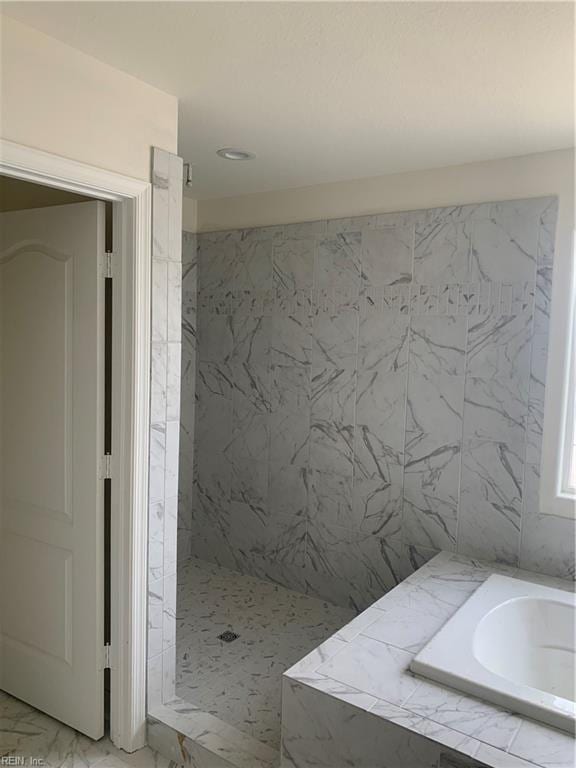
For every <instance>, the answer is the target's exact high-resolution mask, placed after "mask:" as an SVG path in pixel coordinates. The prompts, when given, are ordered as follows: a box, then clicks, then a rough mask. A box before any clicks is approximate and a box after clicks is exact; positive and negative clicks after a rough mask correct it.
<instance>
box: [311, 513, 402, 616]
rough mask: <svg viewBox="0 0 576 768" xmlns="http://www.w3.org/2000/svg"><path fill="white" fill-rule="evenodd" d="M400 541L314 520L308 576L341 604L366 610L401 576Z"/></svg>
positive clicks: (315, 584) (328, 597) (316, 585)
mask: <svg viewBox="0 0 576 768" xmlns="http://www.w3.org/2000/svg"><path fill="white" fill-rule="evenodd" d="M401 549H402V545H401V541H400V540H399V539H397V538H394V537H386V536H381V535H378V534H373V533H370V532H364V531H353V530H350V529H347V528H340V527H338V526H332V527H327V526H325V525H324V524H323V523H321V521H319V520H311V521H310V523H309V525H308V532H307V539H306V573H307V575H306V580H307V583H309V584H312V585H313V586H314V589H315V591H317V592H318V593H320V594H323V596H324V597H325V598H326V599H328V600H331V601H332V602H334V603H336V604H338V605H349V606H352V607H354V608H355V609H356V610H359V609H360V610H363V609H364V608H366V607H367V606H368V605H370V604H371V603H372V602H374V600H376V599H378V597H379V596H382V594H383V593H384V592H387V591H388V590H389V589H392V588H393V587H394V586H396V584H398V582H399V580H400V567H401Z"/></svg>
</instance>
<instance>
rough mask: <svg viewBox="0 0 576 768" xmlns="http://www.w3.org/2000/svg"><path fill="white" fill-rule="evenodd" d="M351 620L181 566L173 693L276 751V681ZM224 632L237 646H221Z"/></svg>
mask: <svg viewBox="0 0 576 768" xmlns="http://www.w3.org/2000/svg"><path fill="white" fill-rule="evenodd" d="M353 616H354V614H353V612H352V611H350V610H349V609H346V608H340V607H338V606H334V605H331V604H330V603H326V602H323V601H322V600H318V599H316V598H313V597H308V596H307V595H303V594H301V593H299V592H292V591H291V590H288V589H285V588H283V587H280V586H277V585H276V584H272V583H271V582H268V581H263V580H262V579H258V578H255V577H252V576H242V575H241V574H239V573H236V572H235V571H230V570H228V569H226V568H221V567H219V566H217V565H213V564H212V563H206V562H204V561H201V560H195V559H190V560H187V561H185V563H184V564H183V565H182V566H181V567H180V568H179V572H178V602H177V624H176V650H177V660H176V693H177V695H178V696H179V697H181V698H182V699H185V700H186V701H188V702H190V703H192V704H194V705H195V706H197V707H199V708H200V709H201V710H202V711H204V712H209V713H210V714H212V715H214V716H215V717H217V718H219V719H220V720H223V721H224V722H226V723H228V724H229V725H233V726H234V727H236V728H237V729H238V730H239V731H242V732H244V733H246V734H248V735H249V736H252V737H253V738H256V739H258V740H259V741H261V742H264V743H265V744H268V745H269V746H271V747H273V748H275V749H277V748H279V745H280V700H281V678H282V673H283V672H284V671H285V670H287V669H288V668H289V667H291V666H292V665H293V664H294V663H295V662H296V661H298V660H299V659H301V658H302V657H303V656H305V655H306V654H307V653H309V652H310V651H311V650H313V649H314V648H315V647H316V646H317V645H320V643H322V642H323V641H324V640H326V638H327V637H329V636H330V635H332V634H334V632H336V631H337V630H338V629H339V628H340V627H342V626H343V625H344V624H347V623H348V622H349V621H350V619H352V618H353ZM226 631H230V632H234V633H236V634H237V635H238V638H237V639H235V640H233V641H232V642H228V643H227V642H225V641H223V640H220V639H219V638H218V635H220V634H222V633H223V632H226Z"/></svg>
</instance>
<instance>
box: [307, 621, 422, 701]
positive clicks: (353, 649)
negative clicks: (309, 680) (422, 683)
mask: <svg viewBox="0 0 576 768" xmlns="http://www.w3.org/2000/svg"><path fill="white" fill-rule="evenodd" d="M411 661H412V654H411V653H407V652H406V651H403V650H400V649H399V648H395V647H394V646H392V645H387V644H386V643H382V642H379V641H378V640H374V639H373V638H371V637H367V636H365V635H360V637H358V638H356V640H355V641H354V643H353V644H350V647H349V648H345V649H344V650H342V651H341V652H340V653H339V654H337V655H336V656H335V657H334V658H333V659H330V660H329V661H327V662H326V663H325V664H322V665H321V666H320V667H319V668H318V670H317V671H318V672H320V673H321V674H324V675H327V676H328V677H331V678H333V679H334V680H338V681H340V682H342V683H347V684H348V685H354V686H356V687H359V688H361V690H364V691H366V692H367V693H369V694H371V695H372V696H376V698H378V699H383V700H384V701H387V702H390V703H391V704H398V705H400V704H402V702H404V701H405V700H406V699H407V698H408V697H409V696H410V694H411V693H413V692H414V691H415V689H416V688H417V687H418V685H419V681H418V680H417V678H415V677H412V675H410V674H409V673H408V672H407V670H408V666H409V664H410V662H411ZM375 668H378V669H379V670H380V672H379V674H378V675H374V669H375Z"/></svg>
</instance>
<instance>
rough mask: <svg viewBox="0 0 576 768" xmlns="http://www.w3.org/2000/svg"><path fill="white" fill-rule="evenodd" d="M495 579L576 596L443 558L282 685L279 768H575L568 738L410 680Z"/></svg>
mask: <svg viewBox="0 0 576 768" xmlns="http://www.w3.org/2000/svg"><path fill="white" fill-rule="evenodd" d="M491 573H501V574H505V575H509V576H512V577H517V578H521V579H525V580H527V581H533V582H537V583H541V584H544V585H548V586H555V587H560V588H563V589H571V588H572V587H573V585H572V584H571V583H570V582H567V581H561V580H559V579H554V578H551V577H547V576H540V575H537V574H534V573H531V572H528V571H521V570H518V569H515V568H512V567H507V566H498V565H495V564H489V563H483V562H480V561H474V560H471V559H468V558H464V557H462V556H458V555H455V554H450V553H447V552H443V553H441V554H439V555H437V556H436V557H435V558H433V559H432V560H431V561H429V562H428V563H427V564H426V565H425V566H423V567H422V568H420V569H419V570H418V571H416V572H415V573H414V574H413V575H412V576H410V577H409V578H408V579H406V580H405V581H403V582H402V583H401V584H400V585H399V586H398V587H397V588H396V589H394V590H392V591H391V592H389V593H388V594H387V595H385V596H384V597H383V598H381V599H380V600H378V601H377V602H376V603H374V605H373V606H371V607H370V608H368V609H367V610H366V611H364V612H363V613H362V614H360V615H359V616H358V617H357V618H356V619H354V620H353V621H352V622H350V623H349V624H348V625H347V626H345V627H344V628H343V629H341V630H340V631H339V632H337V633H336V634H335V635H334V636H333V637H331V638H330V639H329V640H328V641H327V642H325V643H324V644H323V645H321V646H320V647H319V648H317V649H316V650H315V651H313V652H312V653H311V654H309V655H308V656H306V657H305V658H304V659H302V660H301V661H300V662H298V663H297V664H296V665H295V666H294V667H292V668H291V669H290V670H288V672H287V673H286V674H285V675H284V678H283V698H282V766H283V768H345V767H346V768H348V767H350V766H353V768H436V766H440V767H441V768H444V766H446V768H448V766H450V767H451V766H458V767H459V768H460V767H464V766H465V767H466V768H468V766H471V767H472V766H473V767H474V768H476V767H477V766H491V767H492V768H534V766H538V768H574V765H576V748H575V741H574V738H572V737H571V736H570V735H569V734H567V733H564V732H561V731H558V730H556V729H554V728H551V727H548V726H544V725H541V724H538V723H536V722H533V721H532V720H530V719H528V718H526V717H523V716H521V715H516V714H512V713H511V712H507V711H505V710H503V709H501V708H500V707H497V706H493V705H492V704H489V703H487V702H484V701H481V700H479V699H476V698H474V697H472V696H468V695H466V694H463V693H459V692H456V691H453V690H451V689H449V688H446V687H443V686H441V685H437V684H435V683H432V682H428V681H425V680H423V679H419V678H417V677H416V676H414V675H412V674H411V673H410V672H409V670H408V667H409V664H410V662H411V660H412V658H413V656H414V655H415V654H416V653H417V652H418V651H419V650H420V649H421V648H422V647H423V646H424V645H425V644H426V643H427V642H428V640H429V639H430V638H431V637H432V636H433V635H434V634H435V633H436V632H437V631H438V630H439V629H440V627H441V626H442V625H443V624H444V623H445V622H446V621H447V620H448V619H449V618H450V617H451V616H452V614H453V613H455V611H456V610H457V609H458V608H459V607H460V606H461V605H462V604H463V603H464V602H465V601H466V599H467V598H468V597H469V596H470V595H471V594H472V593H473V592H474V591H475V590H476V589H477V588H478V587H479V586H480V584H482V583H483V582H484V581H485V580H486V578H487V577H488V576H489V575H490V574H491Z"/></svg>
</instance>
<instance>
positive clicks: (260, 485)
mask: <svg viewBox="0 0 576 768" xmlns="http://www.w3.org/2000/svg"><path fill="white" fill-rule="evenodd" d="M230 474H231V480H230V483H231V486H230V488H231V489H230V498H231V500H232V501H237V502H242V503H243V504H248V505H249V506H250V507H251V508H252V509H253V511H254V513H255V514H258V515H261V516H262V517H267V514H268V513H267V510H266V502H267V499H268V465H267V464H266V463H265V462H263V461H251V460H249V459H244V460H240V459H238V460H235V461H233V462H231V466H230Z"/></svg>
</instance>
